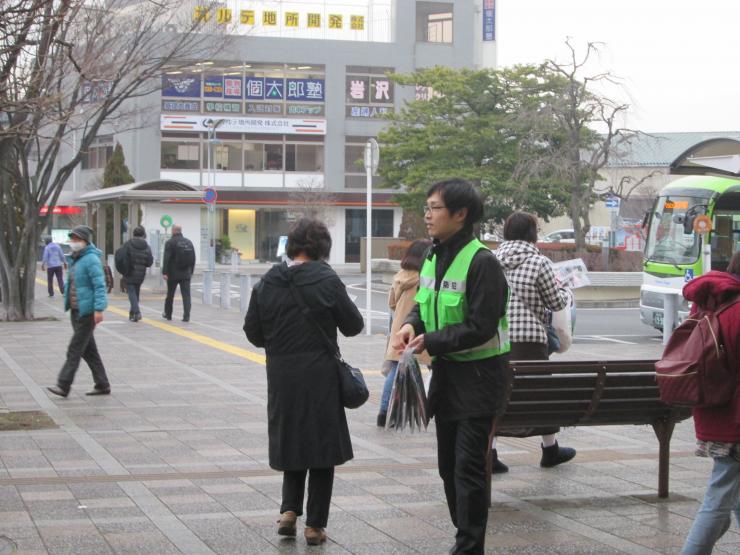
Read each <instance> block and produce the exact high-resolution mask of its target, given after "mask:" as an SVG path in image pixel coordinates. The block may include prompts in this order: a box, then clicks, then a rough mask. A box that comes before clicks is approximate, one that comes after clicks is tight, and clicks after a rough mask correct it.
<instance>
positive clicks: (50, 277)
mask: <svg viewBox="0 0 740 555" xmlns="http://www.w3.org/2000/svg"><path fill="white" fill-rule="evenodd" d="M44 242H45V243H46V246H45V247H44V254H43V257H42V258H41V269H42V270H46V284H47V288H48V290H49V296H50V297H53V296H54V277H55V276H56V280H57V283H58V284H59V292H60V293H61V294H62V295H64V271H63V270H62V268H63V269H64V270H66V269H67V260H66V259H65V258H64V252H63V251H62V247H60V246H59V244H58V243H54V242H53V241H52V240H51V237H47V238H46V239H44Z"/></svg>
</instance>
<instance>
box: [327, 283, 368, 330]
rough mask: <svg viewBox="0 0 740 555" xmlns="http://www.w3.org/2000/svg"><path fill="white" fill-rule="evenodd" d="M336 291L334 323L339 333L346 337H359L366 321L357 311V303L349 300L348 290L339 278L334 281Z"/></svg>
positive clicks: (333, 306) (333, 307)
mask: <svg viewBox="0 0 740 555" xmlns="http://www.w3.org/2000/svg"><path fill="white" fill-rule="evenodd" d="M332 285H333V287H334V289H335V291H334V303H333V304H332V314H333V316H334V321H335V322H336V323H337V327H338V328H339V331H341V332H342V334H343V335H344V336H345V337H352V336H353V335H357V334H358V333H360V332H361V331H362V328H364V327H365V321H364V320H363V318H362V314H360V311H359V310H358V309H357V306H356V305H355V303H353V302H352V299H350V298H349V295H348V294H347V288H346V287H345V285H344V283H342V280H341V279H339V278H337V279H333V280H332Z"/></svg>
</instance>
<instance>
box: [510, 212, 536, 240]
mask: <svg viewBox="0 0 740 555" xmlns="http://www.w3.org/2000/svg"><path fill="white" fill-rule="evenodd" d="M504 241H528V242H529V243H536V242H537V218H535V217H534V216H533V215H532V214H530V213H529V212H514V213H513V214H512V215H511V216H509V217H508V218H506V223H504Z"/></svg>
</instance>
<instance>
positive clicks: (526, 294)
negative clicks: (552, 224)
mask: <svg viewBox="0 0 740 555" xmlns="http://www.w3.org/2000/svg"><path fill="white" fill-rule="evenodd" d="M536 242H537V219H536V218H535V217H534V216H533V215H532V214H528V213H526V212H515V213H514V214H512V215H511V216H509V217H508V218H507V220H506V223H505V224H504V242H503V243H501V245H500V246H499V248H498V250H496V251H495V253H494V254H495V255H496V258H498V260H499V262H500V263H501V266H502V267H503V269H504V274H505V275H506V281H507V282H508V283H509V287H510V288H511V301H510V304H509V337H510V340H511V353H510V356H509V358H510V360H547V359H549V358H550V357H549V353H548V349H547V329H546V314H547V311H548V310H551V311H556V310H562V309H564V308H565V307H566V306H567V305H568V300H569V296H570V292H569V291H568V290H567V289H565V288H563V287H561V286H560V285H559V284H558V282H557V280H556V279H555V273H554V271H553V269H552V262H551V261H550V259H549V258H547V257H545V256H543V255H542V254H541V253H540V251H539V250H538V249H537V246H536ZM559 430H560V429H559V428H548V429H541V428H539V429H534V428H532V429H528V430H521V432H520V433H516V434H511V435H516V437H529V436H533V435H542V459H541V461H540V466H543V467H545V468H550V467H553V466H557V465H559V464H560V463H564V462H567V461H569V460H570V459H572V458H573V457H575V456H576V451H575V449H571V448H570V447H559V446H558V442H557V440H556V439H555V434H556V433H557V432H558V431H559ZM502 435H503V434H502ZM507 435H508V434H507ZM494 441H495V440H494ZM494 445H495V443H494ZM493 457H494V459H493V460H494V472H498V473H500V472H506V471H507V470H508V467H507V466H506V465H505V464H503V463H502V462H501V461H499V460H498V457H497V453H496V449H494V450H493Z"/></svg>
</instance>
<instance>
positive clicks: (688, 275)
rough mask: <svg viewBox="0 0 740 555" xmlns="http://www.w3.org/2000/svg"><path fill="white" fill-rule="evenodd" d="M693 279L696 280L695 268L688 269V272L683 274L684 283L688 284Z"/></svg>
mask: <svg viewBox="0 0 740 555" xmlns="http://www.w3.org/2000/svg"><path fill="white" fill-rule="evenodd" d="M692 279H694V269H693V268H686V271H685V272H684V273H683V281H684V283H688V282H690V281H691V280H692Z"/></svg>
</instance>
